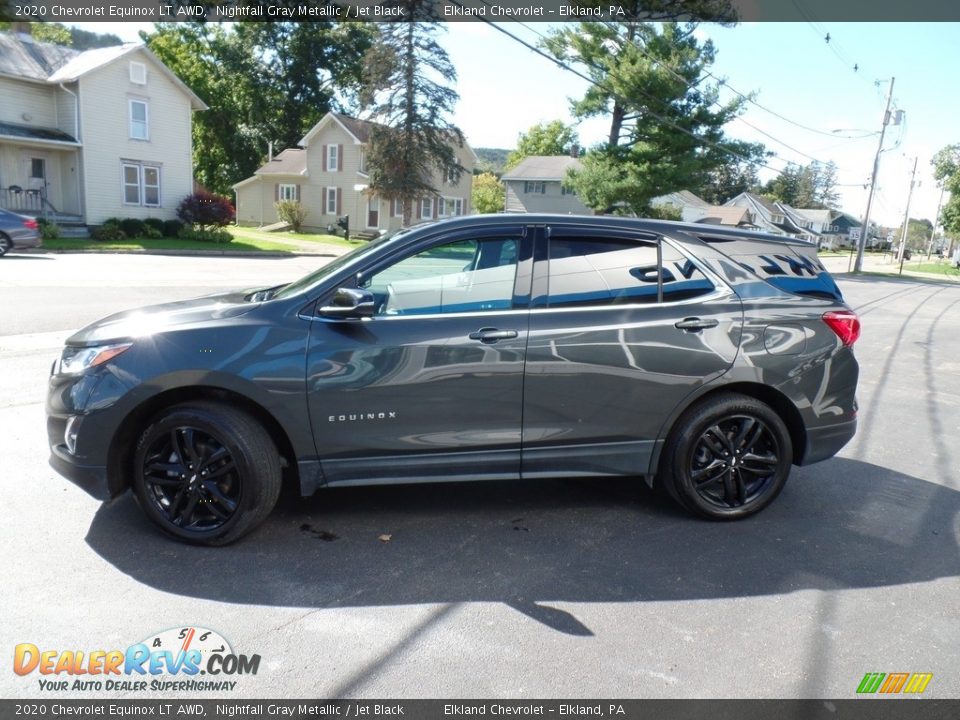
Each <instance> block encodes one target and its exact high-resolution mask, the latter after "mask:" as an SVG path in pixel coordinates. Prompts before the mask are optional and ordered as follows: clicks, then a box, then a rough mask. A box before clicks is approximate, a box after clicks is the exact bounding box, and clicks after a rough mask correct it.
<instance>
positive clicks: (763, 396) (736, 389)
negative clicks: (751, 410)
mask: <svg viewBox="0 0 960 720" xmlns="http://www.w3.org/2000/svg"><path fill="white" fill-rule="evenodd" d="M725 393H739V394H741V395H746V396H748V397H752V398H754V399H755V400H759V401H760V402H762V403H764V404H765V405H768V406H769V407H770V408H772V409H773V411H774V412H775V413H777V415H778V416H779V417H780V419H781V420H783V423H784V425H786V426H787V431H788V432H789V433H790V443H791V445H792V446H793V457H792V458H791V462H792V463H793V464H794V465H798V464H799V463H800V461H801V460H802V459H803V456H804V453H805V452H806V445H807V431H806V425H805V424H804V422H803V417H802V416H801V414H800V411H799V410H798V409H797V406H796V405H794V403H793V401H791V400H790V398H789V397H787V396H786V395H784V394H783V393H782V392H781V391H780V390H778V389H776V388H774V387H771V386H770V385H764V384H763V383H758V382H750V381H737V382H731V383H726V384H723V385H716V386H713V387H710V388H709V389H707V390H705V391H704V392H702V393H699V394H696V395H694V396H692V397H690V398H688V400H687V402H685V403H684V404H683V405H682V406H680V407H678V408H677V410H676V411H674V413H673V415H672V416H671V417H670V419H669V420H668V421H667V422H666V423H665V424H664V431H663V433H662V434H661V438H660V441H659V442H658V443H657V447H656V449H655V454H654V457H653V458H651V462H650V474H649V477H650V478H653V477H655V476H656V474H657V470H658V466H659V464H660V453H661V452H662V451H663V448H664V446H665V444H666V441H667V439H668V438H669V436H670V433H671V432H673V428H674V427H675V426H676V424H677V421H678V420H679V419H680V417H681V416H682V415H683V414H684V413H685V412H687V410H689V409H690V408H692V407H693V406H694V405H697V404H699V403H701V402H704V401H706V400H709V399H710V398H713V397H715V396H717V395H723V394H725Z"/></svg>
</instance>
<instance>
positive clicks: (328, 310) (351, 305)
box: [320, 287, 376, 318]
mask: <svg viewBox="0 0 960 720" xmlns="http://www.w3.org/2000/svg"><path fill="white" fill-rule="evenodd" d="M375 309H376V308H375V303H374V298H373V293H371V292H370V291H368V290H358V289H356V288H347V287H342V288H337V291H336V292H335V293H334V294H333V298H332V300H331V301H330V304H329V305H325V306H324V307H321V308H320V314H321V315H323V316H324V317H329V318H364V317H372V316H373V314H374V311H375Z"/></svg>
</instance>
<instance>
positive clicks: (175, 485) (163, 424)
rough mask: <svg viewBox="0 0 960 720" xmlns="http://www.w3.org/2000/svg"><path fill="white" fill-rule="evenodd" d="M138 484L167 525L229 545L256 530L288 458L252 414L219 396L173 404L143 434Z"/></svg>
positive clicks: (155, 517)
mask: <svg viewBox="0 0 960 720" xmlns="http://www.w3.org/2000/svg"><path fill="white" fill-rule="evenodd" d="M134 463H135V466H134V483H133V484H134V491H135V493H136V496H137V500H138V502H139V503H140V506H141V508H142V509H143V511H144V513H146V515H147V516H148V517H149V518H150V519H151V520H152V521H153V522H154V523H155V524H156V525H157V526H159V527H160V528H161V529H162V530H163V531H164V532H166V533H168V534H170V535H173V536H174V537H177V538H179V539H180V540H185V541H187V542H191V543H197V544H204V545H224V544H226V543H229V542H232V541H234V540H236V539H237V538H239V537H241V536H242V535H244V534H246V533H247V532H249V531H250V530H252V529H253V528H254V527H255V526H256V525H258V524H259V523H260V522H261V521H262V520H263V519H264V518H266V516H267V515H268V514H269V513H270V511H271V510H272V509H273V506H274V505H275V504H276V501H277V497H278V496H279V494H280V478H281V471H280V458H279V456H278V454H277V450H276V446H275V445H274V443H273V441H272V440H271V438H270V436H269V434H268V433H267V432H266V431H265V430H264V429H263V427H262V426H261V425H260V424H259V423H258V422H257V421H256V420H254V419H253V418H252V417H250V416H249V415H247V414H246V413H243V412H241V411H239V410H236V409H234V408H231V407H228V406H226V405H220V404H217V403H207V402H197V403H191V404H189V405H180V406H177V407H174V408H171V409H169V410H167V411H165V412H164V413H163V414H161V415H160V417H159V418H158V419H156V420H155V421H154V422H153V423H152V424H151V425H150V426H149V427H147V429H146V430H145V431H144V432H143V434H142V435H141V437H140V442H139V443H138V444H137V450H136V453H135V457H134Z"/></svg>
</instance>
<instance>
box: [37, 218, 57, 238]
mask: <svg viewBox="0 0 960 720" xmlns="http://www.w3.org/2000/svg"><path fill="white" fill-rule="evenodd" d="M37 225H39V226H40V237H41V238H43V239H44V240H56V239H57V238H59V237H60V226H59V225H57V224H56V223H55V222H51V221H50V220H46V219H44V218H37Z"/></svg>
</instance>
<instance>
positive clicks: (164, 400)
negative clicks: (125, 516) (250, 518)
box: [107, 385, 299, 497]
mask: <svg viewBox="0 0 960 720" xmlns="http://www.w3.org/2000/svg"><path fill="white" fill-rule="evenodd" d="M198 400H207V401H213V402H220V403H223V404H226V405H229V406H231V407H233V408H237V409H239V410H242V411H244V412H245V413H247V414H248V415H250V416H251V417H252V418H254V419H255V420H257V422H259V423H260V424H261V425H262V426H263V427H264V429H265V430H266V431H267V434H268V435H270V438H271V440H273V443H274V445H275V446H276V448H277V452H278V453H279V454H280V463H281V467H282V470H283V482H284V483H286V482H288V481H289V482H296V483H297V484H298V486H299V473H298V470H297V455H296V452H295V450H294V448H293V443H292V442H291V440H290V437H289V435H288V434H287V432H286V431H285V430H284V429H283V426H282V425H281V424H280V422H279V421H278V420H277V419H276V418H275V417H274V416H273V414H272V413H270V411H268V410H267V409H266V408H265V407H263V406H262V405H261V404H259V403H258V402H256V401H254V400H252V399H250V398H249V397H247V396H245V395H242V394H241V393H238V392H235V391H233V390H227V389H225V388H221V387H214V386H203V385H200V386H197V385H192V386H189V387H176V388H170V389H168V390H164V391H163V392H160V393H157V394H156V395H153V396H151V397H149V398H148V399H146V400H144V401H143V402H142V403H140V404H139V405H137V406H136V407H135V408H134V409H133V410H131V411H130V412H129V413H127V415H126V417H124V419H123V421H122V422H121V423H120V426H119V429H118V431H117V433H116V435H114V437H113V440H112V441H111V442H110V449H109V453H108V456H107V458H108V459H107V485H108V488H109V491H110V496H111V497H115V496H116V495H119V494H120V493H121V492H123V491H124V490H125V489H126V488H128V487H129V486H130V478H131V472H132V467H131V464H132V462H133V453H134V450H135V448H136V444H137V439H138V438H139V436H140V434H141V433H142V432H143V431H144V428H145V427H146V426H147V423H149V422H150V420H151V419H152V418H154V417H156V416H157V415H158V414H159V413H161V412H162V411H163V410H166V409H167V408H170V407H173V406H175V405H181V404H185V403H189V402H191V401H198Z"/></svg>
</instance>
